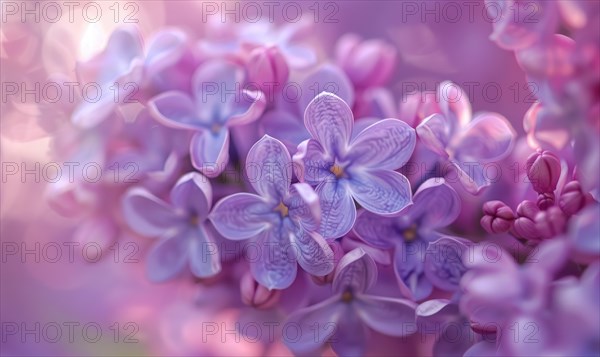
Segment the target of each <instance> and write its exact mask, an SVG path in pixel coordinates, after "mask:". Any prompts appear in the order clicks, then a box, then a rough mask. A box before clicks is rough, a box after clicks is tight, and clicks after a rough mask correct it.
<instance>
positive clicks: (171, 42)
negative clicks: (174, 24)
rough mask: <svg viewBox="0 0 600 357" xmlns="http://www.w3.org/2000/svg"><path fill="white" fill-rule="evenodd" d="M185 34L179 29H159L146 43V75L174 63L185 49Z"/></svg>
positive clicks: (156, 72) (153, 73)
mask: <svg viewBox="0 0 600 357" xmlns="http://www.w3.org/2000/svg"><path fill="white" fill-rule="evenodd" d="M186 42H187V35H186V34H185V32H183V31H181V30H179V29H174V28H171V29H165V30H162V31H159V32H158V33H157V34H156V35H155V36H154V37H153V38H152V40H151V41H150V43H149V44H148V51H147V54H146V60H145V64H144V65H145V67H146V69H147V74H148V76H154V75H156V74H158V73H160V72H161V71H162V70H164V69H165V68H167V67H169V66H171V65H174V64H175V63H177V61H178V60H179V59H180V58H181V56H182V55H183V53H184V51H185V50H186Z"/></svg>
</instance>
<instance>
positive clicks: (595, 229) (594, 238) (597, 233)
mask: <svg viewBox="0 0 600 357" xmlns="http://www.w3.org/2000/svg"><path fill="white" fill-rule="evenodd" d="M599 215H600V204H598V203H594V204H590V205H589V206H588V207H586V208H585V209H583V210H582V211H581V212H579V213H578V214H577V215H575V216H573V218H572V219H571V220H570V221H569V229H568V239H569V241H570V242H571V245H572V247H573V256H574V259H575V260H577V261H579V262H582V263H584V264H588V263H590V262H593V261H597V260H598V259H600V221H599V220H598V217H599Z"/></svg>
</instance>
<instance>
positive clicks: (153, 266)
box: [122, 172, 221, 281]
mask: <svg viewBox="0 0 600 357" xmlns="http://www.w3.org/2000/svg"><path fill="white" fill-rule="evenodd" d="M211 203H212V189H211V187H210V183H209V181H208V179H207V178H206V177H204V176H202V175H200V174H199V173H196V172H190V173H188V174H185V175H183V176H182V177H181V178H180V179H179V181H177V183H176V184H175V186H174V187H173V189H172V190H171V194H170V203H167V202H165V201H163V200H161V199H160V198H158V197H156V196H154V195H153V194H151V193H150V192H148V190H146V189H144V188H142V187H135V188H132V189H131V190H129V191H128V192H127V193H126V194H125V196H124V197H123V203H122V204H123V216H124V219H125V221H126V222H127V224H128V225H129V227H130V228H131V229H132V230H134V231H135V232H136V233H138V234H140V235H143V236H147V237H158V238H159V239H160V240H159V241H158V242H157V243H156V244H155V245H154V247H153V248H152V250H151V251H150V253H149V255H148V258H147V259H148V277H149V278H150V279H151V280H153V281H164V280H168V279H171V278H173V277H175V276H176V275H177V274H179V273H181V272H182V270H183V269H184V267H185V265H186V263H188V264H189V267H190V270H191V271H192V274H194V275H195V276H197V277H200V278H204V277H210V276H213V275H215V274H217V273H218V272H219V271H220V270H221V263H220V261H219V254H218V252H217V246H216V243H215V239H216V237H214V236H213V235H212V232H211V230H210V227H208V224H209V223H208V221H207V217H208V212H209V211H210V208H211Z"/></svg>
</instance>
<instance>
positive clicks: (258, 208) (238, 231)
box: [209, 193, 270, 240]
mask: <svg viewBox="0 0 600 357" xmlns="http://www.w3.org/2000/svg"><path fill="white" fill-rule="evenodd" d="M269 211H270V209H269V207H268V206H267V205H266V203H265V201H264V200H262V199H261V198H260V197H259V196H257V195H253V194H250V193H236V194H233V195H231V196H227V197H225V198H223V199H222V200H220V201H219V202H217V204H216V205H215V207H214V208H213V210H212V212H211V214H210V216H209V218H210V220H211V222H212V223H213V225H214V226H215V228H216V229H217V231H218V232H219V233H220V234H221V235H223V236H224V237H225V238H228V239H232V240H241V239H247V238H251V237H254V236H256V235H258V234H259V233H260V232H262V231H263V230H265V229H266V228H267V227H268V226H269V223H268V221H267V220H266V218H267V217H266V214H267V213H269Z"/></svg>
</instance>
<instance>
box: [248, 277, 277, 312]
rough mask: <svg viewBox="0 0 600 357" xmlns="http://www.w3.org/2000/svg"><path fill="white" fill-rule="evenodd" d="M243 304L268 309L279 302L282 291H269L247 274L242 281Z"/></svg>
mask: <svg viewBox="0 0 600 357" xmlns="http://www.w3.org/2000/svg"><path fill="white" fill-rule="evenodd" d="M240 293H241V295H242V302H243V303H244V304H246V305H248V306H253V307H255V308H257V309H268V308H271V307H273V306H275V304H277V302H278V301H279V296H280V295H281V290H269V289H267V288H265V287H264V286H262V285H260V284H259V283H257V282H256V280H254V277H252V274H250V273H246V274H244V276H243V277H242V279H241V281H240Z"/></svg>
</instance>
